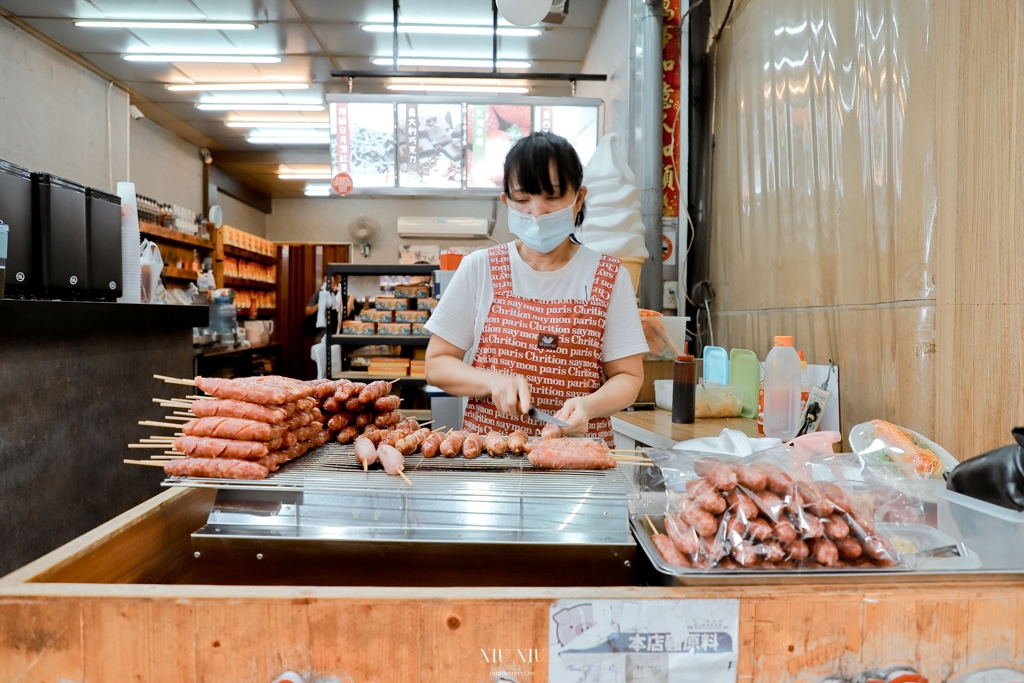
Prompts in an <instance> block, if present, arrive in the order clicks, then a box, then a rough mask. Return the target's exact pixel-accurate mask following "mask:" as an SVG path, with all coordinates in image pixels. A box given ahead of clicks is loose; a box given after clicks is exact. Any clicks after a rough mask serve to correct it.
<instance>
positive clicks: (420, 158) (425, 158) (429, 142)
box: [398, 103, 463, 188]
mask: <svg viewBox="0 0 1024 683" xmlns="http://www.w3.org/2000/svg"><path fill="white" fill-rule="evenodd" d="M462 139H463V118H462V104H461V103H459V104H404V103H402V104H399V105H398V184H399V186H400V187H440V188H461V187H463V184H462V183H463V180H462V175H463V154H462V151H463V150H462Z"/></svg>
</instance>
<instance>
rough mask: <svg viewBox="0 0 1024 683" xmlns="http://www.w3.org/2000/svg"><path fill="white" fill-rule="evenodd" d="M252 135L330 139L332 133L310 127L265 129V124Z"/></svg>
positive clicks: (256, 136) (257, 136) (251, 134)
mask: <svg viewBox="0 0 1024 683" xmlns="http://www.w3.org/2000/svg"><path fill="white" fill-rule="evenodd" d="M249 135H250V136H251V137H255V138H259V137H264V138H317V139H320V138H327V139H330V133H328V132H327V131H326V130H310V129H308V128H288V129H267V130H263V126H260V127H259V128H258V129H257V130H254V131H252V132H251V133H249Z"/></svg>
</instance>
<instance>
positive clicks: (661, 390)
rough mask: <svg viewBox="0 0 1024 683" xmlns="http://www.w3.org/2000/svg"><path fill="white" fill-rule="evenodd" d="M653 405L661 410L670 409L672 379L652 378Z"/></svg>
mask: <svg viewBox="0 0 1024 683" xmlns="http://www.w3.org/2000/svg"><path fill="white" fill-rule="evenodd" d="M654 405H656V406H658V407H659V408H661V409H662V410H672V380H670V379H656V380H654Z"/></svg>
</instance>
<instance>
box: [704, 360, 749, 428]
mask: <svg viewBox="0 0 1024 683" xmlns="http://www.w3.org/2000/svg"><path fill="white" fill-rule="evenodd" d="M704 362H705V363H707V360H705V361H704ZM694 401H695V415H696V417H699V418H702V419H707V418H722V417H739V415H740V412H742V410H743V388H742V387H735V386H732V385H721V384H716V383H714V382H704V383H703V384H699V385H697V391H696V397H695V399H694Z"/></svg>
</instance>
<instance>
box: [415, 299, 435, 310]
mask: <svg viewBox="0 0 1024 683" xmlns="http://www.w3.org/2000/svg"><path fill="white" fill-rule="evenodd" d="M435 308H437V299H435V298H433V297H424V298H420V299H416V310H417V311H430V312H433V310H434V309H435Z"/></svg>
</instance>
